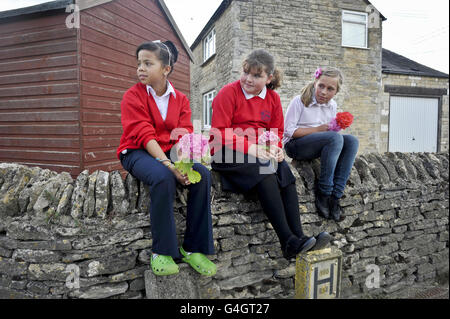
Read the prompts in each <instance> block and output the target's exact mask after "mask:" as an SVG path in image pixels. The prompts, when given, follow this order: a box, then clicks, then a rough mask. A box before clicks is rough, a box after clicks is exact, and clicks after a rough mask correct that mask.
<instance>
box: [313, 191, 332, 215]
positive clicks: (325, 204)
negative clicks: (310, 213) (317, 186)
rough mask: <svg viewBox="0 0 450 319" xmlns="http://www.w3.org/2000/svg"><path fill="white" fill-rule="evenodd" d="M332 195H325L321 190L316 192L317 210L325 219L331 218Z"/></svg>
mask: <svg viewBox="0 0 450 319" xmlns="http://www.w3.org/2000/svg"><path fill="white" fill-rule="evenodd" d="M330 197H331V196H330V195H324V194H322V192H320V191H319V190H317V191H316V200H315V204H316V208H317V211H318V212H319V215H320V216H322V217H323V218H325V219H329V218H330Z"/></svg>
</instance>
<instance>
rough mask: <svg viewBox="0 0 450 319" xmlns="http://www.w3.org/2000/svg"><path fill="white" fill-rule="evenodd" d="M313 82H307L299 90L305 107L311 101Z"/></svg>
mask: <svg viewBox="0 0 450 319" xmlns="http://www.w3.org/2000/svg"><path fill="white" fill-rule="evenodd" d="M314 84H315V82H309V84H308V85H307V86H305V87H304V88H303V89H302V90H301V94H302V103H303V105H304V106H305V107H308V106H309V105H310V104H311V103H312V101H313V96H314Z"/></svg>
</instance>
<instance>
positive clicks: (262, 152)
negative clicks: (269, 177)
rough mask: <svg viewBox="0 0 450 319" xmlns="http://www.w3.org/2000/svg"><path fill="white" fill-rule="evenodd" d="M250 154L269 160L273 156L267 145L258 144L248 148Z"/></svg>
mask: <svg viewBox="0 0 450 319" xmlns="http://www.w3.org/2000/svg"><path fill="white" fill-rule="evenodd" d="M248 154H249V155H252V156H254V157H257V158H260V159H264V160H269V159H270V158H272V156H271V154H270V153H269V152H268V151H267V149H266V147H265V146H262V145H258V144H252V145H250V147H249V148H248Z"/></svg>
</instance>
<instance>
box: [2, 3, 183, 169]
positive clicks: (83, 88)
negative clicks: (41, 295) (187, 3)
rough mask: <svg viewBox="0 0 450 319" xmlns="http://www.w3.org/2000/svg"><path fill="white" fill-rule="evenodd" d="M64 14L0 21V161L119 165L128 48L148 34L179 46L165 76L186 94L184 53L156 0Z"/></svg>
mask: <svg viewBox="0 0 450 319" xmlns="http://www.w3.org/2000/svg"><path fill="white" fill-rule="evenodd" d="M66 17H67V13H64V12H61V13H58V14H56V13H52V14H50V13H46V14H40V15H27V16H22V17H18V18H14V19H11V18H9V19H8V20H7V21H6V22H5V21H0V162H16V163H21V164H26V165H30V166H40V167H44V168H49V169H52V170H55V171H58V172H60V171H67V172H70V173H71V174H72V175H73V176H76V175H78V174H79V173H80V172H81V171H82V170H84V169H89V171H90V172H93V171H95V170H97V169H102V170H107V171H111V170H115V169H119V170H121V171H122V172H123V170H122V167H121V165H120V163H119V161H118V160H117V157H116V149H117V146H118V144H119V140H120V136H121V134H122V127H121V123H120V102H121V99H122V96H123V93H124V92H125V91H126V90H127V89H128V88H130V87H131V86H133V85H134V84H135V83H136V82H137V77H136V58H135V51H136V48H137V46H138V45H139V44H141V43H142V42H144V41H152V40H163V41H164V40H171V41H173V42H174V43H175V44H176V46H177V47H178V49H179V52H180V53H179V57H178V62H177V63H176V65H175V70H174V72H173V73H172V75H171V77H170V80H171V81H172V83H173V84H174V86H175V87H176V88H177V89H178V90H180V91H182V92H183V93H184V94H186V95H187V96H188V97H189V91H190V75H189V63H190V60H189V56H188V54H187V52H186V51H185V50H184V47H183V45H182V43H181V41H180V39H179V38H178V37H177V35H176V33H175V31H174V29H173V28H172V27H171V25H170V22H169V20H168V19H167V17H166V16H165V14H164V12H163V11H162V9H161V8H160V7H159V4H158V2H157V1H156V0H115V1H112V2H109V3H106V4H103V5H100V6H96V7H92V8H89V9H86V10H83V11H82V12H81V14H80V18H81V28H80V29H68V28H66V24H65V20H66Z"/></svg>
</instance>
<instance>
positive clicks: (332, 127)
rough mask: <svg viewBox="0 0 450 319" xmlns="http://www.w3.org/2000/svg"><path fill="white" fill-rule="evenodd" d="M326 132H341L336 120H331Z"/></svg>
mask: <svg viewBox="0 0 450 319" xmlns="http://www.w3.org/2000/svg"><path fill="white" fill-rule="evenodd" d="M328 130H329V131H335V132H339V131H340V130H342V128H341V127H340V126H339V124H338V123H337V122H336V119H335V118H334V119H332V120H331V122H330V124H328Z"/></svg>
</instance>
